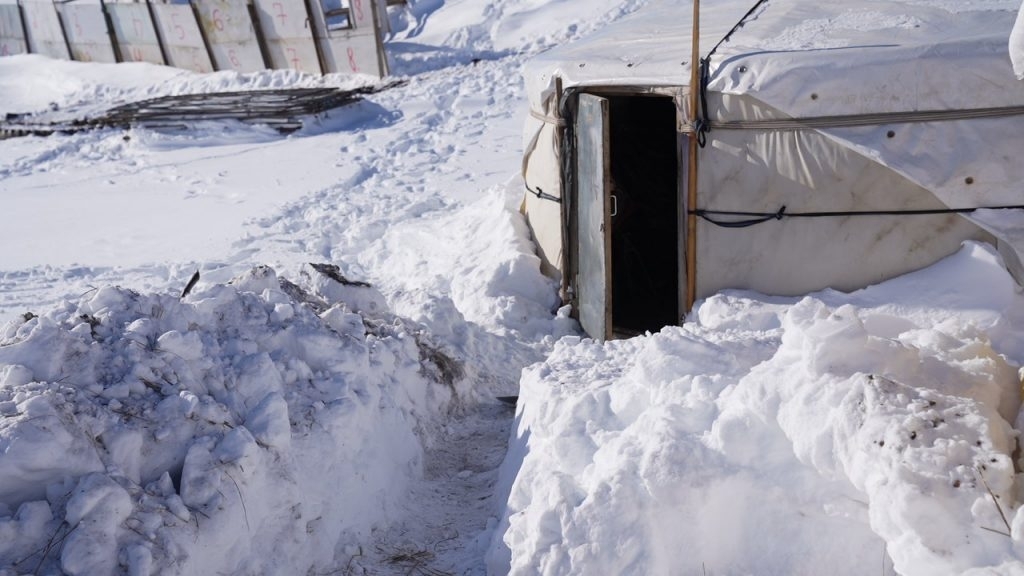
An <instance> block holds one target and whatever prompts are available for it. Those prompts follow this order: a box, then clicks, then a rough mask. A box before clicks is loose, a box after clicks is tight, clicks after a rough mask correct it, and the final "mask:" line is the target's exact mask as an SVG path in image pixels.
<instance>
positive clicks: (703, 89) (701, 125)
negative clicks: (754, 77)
mask: <svg viewBox="0 0 1024 576" xmlns="http://www.w3.org/2000/svg"><path fill="white" fill-rule="evenodd" d="M766 2H768V0H757V3H755V4H754V6H753V7H752V8H751V9H750V10H747V13H746V14H744V15H743V18H740V20H739V22H737V23H736V25H735V26H733V27H732V29H731V30H729V32H727V33H726V34H725V36H722V39H721V40H719V41H718V44H715V47H714V48H712V49H711V51H710V52H708V55H707V56H705V57H703V58H701V59H700V109H701V115H700V117H699V118H697V120H696V122H695V123H694V126H693V130H694V132H695V133H696V135H697V144H699V145H700V147H701V148H703V147H704V146H705V145H706V144H707V142H708V137H707V133H708V132H710V131H711V121H710V120H708V83H709V82H710V81H711V57H712V56H713V55H714V54H715V52H717V51H718V48H719V47H720V46H721V45H722V44H724V43H726V42H728V41H729V38H732V35H733V34H734V33H735V32H736V31H737V30H739V29H740V28H743V26H744V25H745V24H746V23H747V19H748V18H750V17H751V16H752V15H753V14H754V12H755V11H757V9H758V8H760V7H761V5H762V4H764V3H766Z"/></svg>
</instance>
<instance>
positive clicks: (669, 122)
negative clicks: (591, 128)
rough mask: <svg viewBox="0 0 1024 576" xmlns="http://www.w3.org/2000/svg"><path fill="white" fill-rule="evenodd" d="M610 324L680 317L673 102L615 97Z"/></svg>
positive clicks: (638, 325) (634, 326)
mask: <svg viewBox="0 0 1024 576" xmlns="http://www.w3.org/2000/svg"><path fill="white" fill-rule="evenodd" d="M608 101H609V114H608V116H609V122H610V130H609V132H610V134H609V137H610V149H611V158H610V160H611V177H612V188H611V190H610V192H609V193H610V194H611V196H612V198H611V210H612V216H611V222H612V225H611V250H612V254H611V268H612V273H611V275H612V290H611V295H612V305H611V309H612V331H613V332H614V333H615V334H618V335H623V336H628V335H632V334H638V333H642V332H644V331H648V330H649V331H651V332H657V331H658V330H660V329H661V328H663V327H664V326H669V325H676V324H678V323H679V202H678V181H679V178H678V175H679V162H678V152H677V134H676V106H675V102H674V101H673V100H672V99H671V98H669V97H664V96H613V97H610V98H608Z"/></svg>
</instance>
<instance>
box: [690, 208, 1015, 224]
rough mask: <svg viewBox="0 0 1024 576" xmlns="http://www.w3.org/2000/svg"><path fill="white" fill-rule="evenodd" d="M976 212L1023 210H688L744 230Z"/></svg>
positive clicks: (711, 220) (718, 222) (706, 218)
mask: <svg viewBox="0 0 1024 576" xmlns="http://www.w3.org/2000/svg"><path fill="white" fill-rule="evenodd" d="M976 210H1024V205H1019V206H978V207H976V208H933V209H930V210H849V211H838V212H786V207H785V206H783V207H782V208H779V209H778V210H777V211H775V212H742V211H731V210H703V209H697V210H690V211H689V213H690V214H693V215H694V216H698V217H700V218H703V219H704V220H706V221H708V222H710V223H712V224H714V225H715V226H721V227H722V228H746V227H748V226H754V225H757V224H761V223H762V222H768V221H769V220H782V219H783V218H833V217H839V216H905V215H909V216H920V215H934V214H968V213H971V212H974V211H976ZM713 216H744V217H747V218H746V219H744V220H719V219H717V218H713Z"/></svg>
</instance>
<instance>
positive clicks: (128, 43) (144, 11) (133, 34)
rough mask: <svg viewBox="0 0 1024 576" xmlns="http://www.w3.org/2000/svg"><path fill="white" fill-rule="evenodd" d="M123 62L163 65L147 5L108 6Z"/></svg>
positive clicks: (161, 54) (158, 42) (162, 56)
mask: <svg viewBox="0 0 1024 576" xmlns="http://www.w3.org/2000/svg"><path fill="white" fill-rule="evenodd" d="M106 8H107V14H109V15H110V23H111V24H112V25H113V27H114V35H115V36H116V37H117V44H118V46H119V47H120V49H121V61H122V62H149V63H151V64H163V63H164V55H163V52H161V51H160V40H159V39H158V38H157V36H156V28H155V27H154V26H153V19H152V18H151V17H150V14H149V7H148V6H147V5H145V4H107V5H106Z"/></svg>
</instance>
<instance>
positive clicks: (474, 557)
mask: <svg viewBox="0 0 1024 576" xmlns="http://www.w3.org/2000/svg"><path fill="white" fill-rule="evenodd" d="M645 4H647V2H645V1H643V0H631V1H628V2H619V1H612V0H597V1H591V2H587V3H586V5H585V9H583V10H581V9H580V6H581V4H580V3H579V2H574V1H572V0H504V1H496V2H486V3H480V2H474V1H471V0H449V1H446V2H441V1H434V0H419V1H416V2H412V1H410V3H409V4H408V5H407V6H405V7H399V8H392V13H391V16H392V29H393V30H394V31H395V32H394V33H393V35H392V37H390V38H389V39H388V43H387V48H388V52H389V57H390V58H391V59H392V70H393V71H394V72H395V73H396V74H397V75H399V76H402V77H404V78H405V79H406V80H408V83H407V84H406V85H404V86H402V87H399V88H394V89H390V90H387V91H384V92H381V93H379V94H374V95H372V96H371V97H369V98H367V99H366V100H365V101H364V102H361V103H359V104H356V105H354V106H351V107H347V108H345V109H343V110H338V111H334V112H332V113H330V114H327V115H324V116H321V117H318V118H310V119H307V125H306V127H305V128H304V129H302V130H300V131H299V132H297V133H295V134H293V135H291V136H288V137H282V136H281V135H279V134H276V133H274V132H272V131H269V130H264V129H261V128H254V127H246V126H239V125H233V124H228V123H211V124H203V125H196V126H193V127H191V128H190V129H188V130H183V131H177V132H174V131H150V130H130V131H127V132H122V131H112V130H104V131H97V132H92V133H81V134H75V135H61V136H55V137H51V138H20V139H14V140H5V141H0V201H2V202H3V206H4V209H5V212H4V213H5V215H8V218H6V219H5V220H4V223H3V226H0V321H2V322H6V324H4V325H3V326H2V329H0V503H2V504H0V573H4V574H7V573H12V574H33V573H60V572H65V573H69V574H105V573H129V574H155V573H161V574H214V573H231V574H271V573H277V574H307V573H309V574H329V573H339V574H410V573H412V574H417V573H419V574H445V573H449V574H482V573H484V572H485V570H486V569H487V567H490V569H491V571H492V572H494V573H502V572H504V571H505V570H512V571H513V572H515V573H518V574H532V573H545V574H569V573H572V574H610V573H631V574H679V573H682V574H718V575H721V574H744V573H752V574H769V573H770V574H832V573H840V574H843V573H845V574H863V573H880V574H890V573H894V572H899V573H904V574H947V573H960V572H970V571H971V570H972V569H977V570H978V571H979V572H981V573H992V571H987V570H988V568H987V567H996V568H995V571H997V572H998V573H1022V572H1024V568H1022V566H1024V563H1022V562H1021V556H1022V554H1024V545H1022V544H1021V542H1022V539H1024V513H1022V512H1020V508H1021V507H1020V506H1019V503H1020V502H1021V500H1022V498H1021V495H1020V490H1019V487H1020V482H1019V481H1018V477H1017V474H1016V472H1015V470H1016V466H1015V462H1014V449H1015V443H1016V439H1017V435H1018V433H1017V430H1018V429H1019V427H1020V422H1015V419H1016V418H1017V405H1018V403H1019V397H1018V395H1019V386H1020V384H1019V376H1018V367H1019V366H1020V364H1021V362H1024V358H1022V356H1024V355H1022V353H1021V352H1020V351H1021V350H1024V347H1022V344H1024V332H1022V330H1021V328H1020V327H1021V326H1024V308H1022V302H1021V294H1020V290H1019V288H1018V287H1017V286H1016V285H1015V284H1014V283H1013V282H1012V280H1011V279H1010V278H1009V277H1008V275H1007V274H1006V272H1005V271H1004V270H1003V268H1002V267H1001V264H1000V262H999V260H998V257H997V256H996V255H995V254H994V253H993V252H992V251H991V250H990V249H989V248H987V247H984V246H981V245H974V244H971V245H967V246H965V247H964V249H963V250H962V251H961V252H960V253H959V254H957V255H955V256H953V257H951V258H949V259H947V260H946V261H944V262H941V263H939V264H937V265H935V266H933V267H931V268H929V269H927V270H924V271H921V272H918V273H915V274H912V275H909V276H906V277H903V278H899V279H895V280H892V281H890V282H887V283H885V284H883V285H880V286H875V287H872V288H870V289H867V290H863V291H860V292H858V293H855V294H851V295H844V294H839V293H834V292H824V293H819V294H812V295H809V296H807V297H806V298H792V299H781V298H770V297H765V296H761V295H757V294H752V293H742V292H729V293H724V294H720V295H716V296H714V297H712V298H709V299H707V300H706V301H704V302H702V303H700V304H699V307H698V308H697V310H696V311H695V312H694V314H693V315H692V317H691V321H690V322H688V323H687V324H686V325H685V326H682V327H678V328H669V329H666V330H664V331H662V332H661V333H659V334H656V335H648V336H642V337H639V338H635V339H631V340H626V341H618V342H611V343H608V344H605V345H599V344H596V343H594V342H592V341H589V340H580V339H579V338H578V336H576V333H575V324H574V322H573V321H571V320H570V319H568V318H566V317H565V311H564V310H561V311H556V308H557V306H558V303H557V297H556V292H555V284H554V283H553V282H551V281H550V280H548V279H546V278H544V277H543V276H541V274H540V273H539V270H538V260H537V258H536V257H535V256H534V255H533V253H532V246H531V244H530V241H529V235H528V231H527V229H526V227H525V224H524V223H523V220H522V218H521V217H520V216H519V215H518V213H517V212H516V210H517V208H518V204H519V200H520V198H521V190H522V188H521V187H522V183H521V182H520V181H519V180H518V179H517V178H516V176H515V175H514V174H515V172H516V170H517V168H518V166H519V165H520V152H521V149H522V146H521V126H522V123H523V119H524V114H525V113H526V107H525V103H524V98H523V94H522V87H521V80H520V76H519V70H520V66H521V64H522V62H523V60H524V59H525V58H528V57H529V56H530V55H531V54H535V53H537V52H539V51H541V50H544V49H545V48H547V47H549V46H553V45H555V44H560V43H564V42H568V41H572V40H573V39H576V38H579V37H582V36H584V35H587V34H590V33H591V32H593V31H595V30H598V29H600V28H602V27H603V26H604V25H605V24H606V23H608V22H611V21H614V20H616V19H618V18H620V17H622V16H623V15H625V14H627V13H629V12H631V11H633V10H637V9H643V6H644V5H645ZM938 4H948V3H945V2H942V3H938ZM939 8H941V6H940V7H939ZM584 12H585V13H584ZM798 40H799V39H793V41H798ZM364 82H367V79H365V78H346V77H326V78H315V77H309V76H303V75H300V74H294V73H290V72H266V73H259V74H251V75H238V74H233V73H217V74H210V75H195V74H190V73H187V72H182V71H178V70H173V69H168V68H161V67H156V66H149V65H143V64H131V65H117V66H111V65H97V64H80V63H68V62H55V61H51V60H47V59H45V58H40V57H37V56H18V57H11V58H0V112H25V111H31V110H44V109H49V108H51V104H52V105H54V106H56V107H57V108H58V109H61V110H79V111H88V110H92V109H96V108H98V107H103V106H107V105H112V104H114V103H118V102H121V101H126V100H134V99H139V98H144V97H152V96H156V95H162V94H169V93H186V92H203V91H211V90H238V89H245V88H259V87H286V86H320V85H332V86H342V87H349V86H353V85H358V84H361V83H364ZM310 263H324V265H319V264H318V265H316V266H313V265H311V264H310ZM197 269H198V270H199V271H200V273H201V279H200V281H199V283H198V284H197V285H196V286H195V287H194V288H193V289H192V291H191V292H190V293H189V294H188V295H187V296H184V297H179V296H180V294H181V292H182V289H183V288H184V287H185V285H186V284H187V282H188V280H189V278H190V277H191V275H192V274H193V273H194V272H195V271H196V270H197ZM342 278H346V279H347V280H346V281H342ZM353 282H356V283H353ZM360 282H366V283H369V284H370V286H366V285H362V284H360ZM26 313H30V314H26ZM524 368H526V370H525V372H524V371H523V369H524ZM521 374H522V380H521V391H520V394H521V401H520V403H519V406H518V408H517V412H515V421H514V422H513V421H512V414H513V412H512V410H511V409H509V408H507V407H505V406H503V405H501V404H499V403H497V402H496V401H494V396H496V395H502V394H514V393H516V391H517V384H518V383H520V375H521ZM510 436H511V440H509V437H510ZM506 444H507V445H508V446H509V448H510V449H509V452H508V458H507V459H506V461H505V462H504V465H503V466H502V467H501V469H500V470H498V465H499V463H500V462H501V459H502V456H503V450H504V447H505V445H506ZM506 498H507V502H508V509H507V511H504V512H503V506H504V504H505V502H506ZM997 502H998V504H997ZM1001 512H1002V514H1004V515H1005V518H1006V522H1005V523H1004V521H1003V517H1002V516H1001V515H1000V513H1001Z"/></svg>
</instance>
